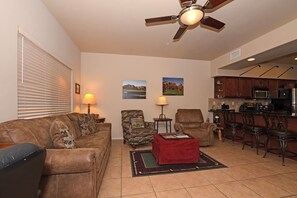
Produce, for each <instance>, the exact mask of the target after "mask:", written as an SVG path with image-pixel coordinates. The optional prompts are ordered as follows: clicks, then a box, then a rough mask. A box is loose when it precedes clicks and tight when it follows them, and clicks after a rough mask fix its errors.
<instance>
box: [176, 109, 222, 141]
mask: <svg viewBox="0 0 297 198" xmlns="http://www.w3.org/2000/svg"><path fill="white" fill-rule="evenodd" d="M216 127H217V126H216V124H213V123H206V122H204V119H203V115H202V113H201V110H200V109H178V110H177V113H176V114H175V124H174V128H175V131H176V132H177V133H187V134H189V135H191V136H193V137H195V138H198V139H199V145H200V146H210V145H213V142H214V132H213V131H214V130H215V129H216Z"/></svg>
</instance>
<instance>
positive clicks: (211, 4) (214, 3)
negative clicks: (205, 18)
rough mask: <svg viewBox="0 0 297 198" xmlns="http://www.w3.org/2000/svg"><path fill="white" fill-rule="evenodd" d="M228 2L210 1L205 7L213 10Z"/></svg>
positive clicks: (221, 0) (223, 0) (224, 0)
mask: <svg viewBox="0 0 297 198" xmlns="http://www.w3.org/2000/svg"><path fill="white" fill-rule="evenodd" d="M226 1H228V0H208V1H207V2H206V3H205V5H204V6H203V8H204V9H213V8H215V7H217V6H219V5H221V4H222V3H224V2H226Z"/></svg>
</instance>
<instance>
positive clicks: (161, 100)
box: [156, 96, 168, 119]
mask: <svg viewBox="0 0 297 198" xmlns="http://www.w3.org/2000/svg"><path fill="white" fill-rule="evenodd" d="M156 105H158V106H161V114H160V115H159V118H160V119H164V118H166V116H165V114H164V113H163V106H165V105H168V102H167V99H166V98H165V96H160V97H159V98H158V100H157V103H156Z"/></svg>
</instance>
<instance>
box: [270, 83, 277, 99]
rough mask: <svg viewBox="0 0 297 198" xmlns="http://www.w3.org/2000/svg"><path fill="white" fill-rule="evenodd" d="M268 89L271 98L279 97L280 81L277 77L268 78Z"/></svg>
mask: <svg viewBox="0 0 297 198" xmlns="http://www.w3.org/2000/svg"><path fill="white" fill-rule="evenodd" d="M268 89H269V94H270V98H277V97H278V81H277V80H275V79H269V80H268Z"/></svg>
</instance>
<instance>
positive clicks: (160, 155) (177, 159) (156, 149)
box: [152, 133, 199, 164]
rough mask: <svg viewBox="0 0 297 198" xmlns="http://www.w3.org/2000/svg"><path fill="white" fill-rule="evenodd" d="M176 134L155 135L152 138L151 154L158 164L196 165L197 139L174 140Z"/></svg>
mask: <svg viewBox="0 0 297 198" xmlns="http://www.w3.org/2000/svg"><path fill="white" fill-rule="evenodd" d="M175 135H176V134H174V133H169V134H168V133H167V134H156V135H154V138H153V148H152V153H153V155H154V156H155V158H156V161H157V163H158V164H185V163H196V162H198V160H199V140H198V139H197V138H193V137H188V138H174V136H175Z"/></svg>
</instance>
